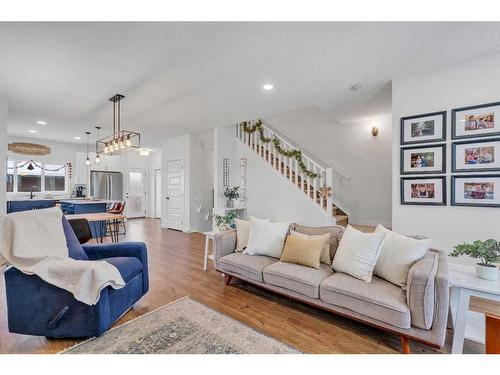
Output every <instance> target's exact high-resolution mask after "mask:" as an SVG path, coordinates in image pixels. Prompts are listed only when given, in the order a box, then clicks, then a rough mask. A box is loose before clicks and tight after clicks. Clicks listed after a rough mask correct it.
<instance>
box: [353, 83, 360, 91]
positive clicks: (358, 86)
mask: <svg viewBox="0 0 500 375" xmlns="http://www.w3.org/2000/svg"><path fill="white" fill-rule="evenodd" d="M362 88H363V85H362V84H361V83H356V84H355V85H352V86H351V87H350V89H351V91H359V90H361V89H362Z"/></svg>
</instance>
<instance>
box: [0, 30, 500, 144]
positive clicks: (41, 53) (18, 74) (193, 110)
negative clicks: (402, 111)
mask: <svg viewBox="0 0 500 375" xmlns="http://www.w3.org/2000/svg"><path fill="white" fill-rule="evenodd" d="M498 35H500V23H424V22H422V23H383V22H378V23H359V22H355V23H345V22H332V23H295V22H291V23H167V22H165V23H132V22H125V23H124V22H115V23H111V22H104V23H93V22H90V23H82V22H80V23H56V22H54V23H7V22H3V23H0V97H3V98H4V99H5V100H7V102H8V104H9V120H8V133H9V134H10V135H15V136H23V137H26V136H30V137H37V138H39V139H46V140H54V141H60V142H78V141H75V140H74V139H73V137H75V136H81V137H82V139H84V134H83V133H84V131H86V130H90V131H92V130H94V129H93V127H94V126H96V125H100V126H103V130H102V133H101V134H102V135H106V134H108V133H111V116H112V107H111V103H110V102H108V99H109V98H110V97H111V96H112V95H114V94H116V93H120V94H123V95H125V96H126V98H125V99H124V101H123V102H122V127H124V128H125V129H129V130H138V131H140V132H142V134H143V144H144V146H146V147H157V146H158V145H159V143H160V141H161V140H162V139H164V138H166V137H172V136H176V135H180V134H183V133H187V132H197V131H203V130H208V129H210V128H213V127H214V126H216V125H230V124H234V123H237V122H239V121H243V120H248V119H255V118H258V117H266V116H269V115H272V114H276V113H281V112H286V111H290V110H293V109H296V108H301V107H308V106H316V107H319V108H321V109H322V110H323V111H325V112H327V113H329V114H330V115H331V116H332V117H333V118H336V117H341V116H342V113H352V112H353V110H354V109H356V108H362V107H363V105H364V103H367V102H368V101H370V100H372V99H373V97H374V96H375V95H377V93H378V92H380V91H381V90H383V89H384V87H387V85H388V84H389V83H390V81H391V79H393V78H395V77H400V76H403V75H407V74H412V73H414V72H418V71H422V70H426V69H431V68H437V67H441V66H444V65H447V64H454V63H460V62H462V61H466V60H471V59H476V58H480V57H481V56H486V55H489V54H493V53H496V52H498V51H500V38H499V37H498ZM264 83H272V84H273V85H274V90H272V91H263V90H262V85H263V84H264ZM357 83H361V84H362V85H363V89H362V90H360V91H351V90H350V89H349V88H350V87H351V86H352V85H354V84H357ZM354 112H355V111H354ZM38 120H43V121H46V122H47V125H43V126H40V125H37V124H36V122H37V121H38ZM30 129H31V130H33V129H34V130H37V131H38V133H37V134H35V135H32V134H29V133H28V131H29V130H30ZM80 142H83V140H82V141H80Z"/></svg>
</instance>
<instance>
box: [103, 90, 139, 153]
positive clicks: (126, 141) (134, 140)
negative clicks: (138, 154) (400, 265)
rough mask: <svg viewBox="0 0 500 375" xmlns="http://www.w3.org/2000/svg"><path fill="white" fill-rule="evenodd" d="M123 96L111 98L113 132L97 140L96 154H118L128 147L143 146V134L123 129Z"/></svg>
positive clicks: (117, 95) (118, 95)
mask: <svg viewBox="0 0 500 375" xmlns="http://www.w3.org/2000/svg"><path fill="white" fill-rule="evenodd" d="M123 98H125V96H123V95H120V94H116V95H115V96H113V97H112V98H110V99H109V101H110V102H112V103H113V134H111V135H109V136H107V137H105V138H102V139H98V141H97V142H96V154H100V153H104V154H113V153H115V154H116V153H120V152H122V151H124V150H127V149H131V148H140V147H141V135H140V134H139V133H137V132H133V131H130V130H123V129H122V125H121V104H120V102H121V101H122V100H123ZM98 138H99V137H98Z"/></svg>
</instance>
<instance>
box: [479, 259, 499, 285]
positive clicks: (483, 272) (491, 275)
mask: <svg viewBox="0 0 500 375" xmlns="http://www.w3.org/2000/svg"><path fill="white" fill-rule="evenodd" d="M476 275H477V277H479V278H480V279H484V280H491V281H495V280H496V279H497V278H498V268H497V267H496V266H493V265H491V266H485V265H483V264H480V263H478V264H476Z"/></svg>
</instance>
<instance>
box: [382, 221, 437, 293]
mask: <svg viewBox="0 0 500 375" xmlns="http://www.w3.org/2000/svg"><path fill="white" fill-rule="evenodd" d="M375 233H381V234H385V237H384V240H383V241H382V245H381V246H380V255H379V257H378V260H377V264H376V265H375V269H374V271H373V273H374V274H375V275H377V276H379V277H381V278H383V279H385V280H387V281H389V282H390V283H393V284H395V285H398V286H400V287H401V288H403V289H406V282H407V278H408V272H410V268H411V266H412V265H413V264H414V263H415V262H416V261H418V260H419V259H422V258H423V257H424V255H425V253H426V252H427V251H428V250H429V248H430V247H431V244H432V241H431V240H429V239H424V240H417V239H414V238H410V237H406V236H403V235H401V234H398V233H396V232H393V231H390V230H389V229H386V228H384V227H383V226H382V225H380V224H379V225H378V226H377V229H375Z"/></svg>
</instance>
